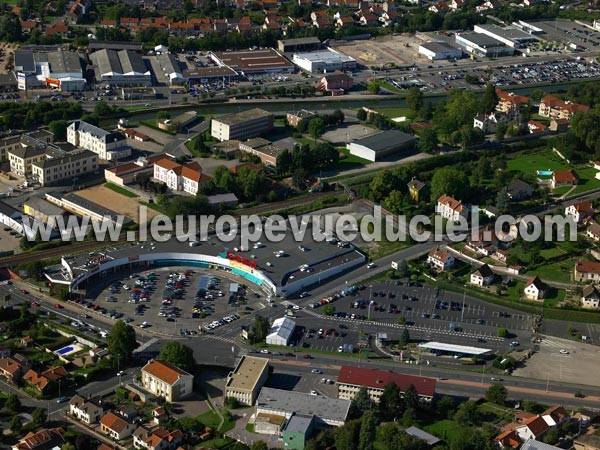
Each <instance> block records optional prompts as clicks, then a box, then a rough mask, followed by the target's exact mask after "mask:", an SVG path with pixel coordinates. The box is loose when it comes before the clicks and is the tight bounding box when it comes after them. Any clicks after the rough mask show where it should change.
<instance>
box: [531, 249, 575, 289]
mask: <svg viewBox="0 0 600 450" xmlns="http://www.w3.org/2000/svg"><path fill="white" fill-rule="evenodd" d="M580 259H581V257H573V258H567V259H563V260H561V261H556V262H552V263H548V264H543V265H541V266H540V267H537V268H536V269H532V270H531V272H532V273H535V274H536V275H537V276H539V277H540V278H541V279H542V280H552V281H557V282H559V283H569V282H570V281H571V274H572V273H573V268H574V267H575V262H576V261H578V260H580ZM563 295H564V292H563Z"/></svg>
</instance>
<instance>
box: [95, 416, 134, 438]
mask: <svg viewBox="0 0 600 450" xmlns="http://www.w3.org/2000/svg"><path fill="white" fill-rule="evenodd" d="M133 430H134V425H133V424H131V423H129V422H128V421H126V420H125V419H123V418H122V417H119V416H118V415H116V414H115V413H113V412H108V413H106V414H105V415H104V416H103V417H102V419H100V432H101V433H103V434H107V435H108V436H110V437H111V438H112V439H114V440H115V441H120V440H123V439H127V438H128V437H129V436H131V434H132V433H133Z"/></svg>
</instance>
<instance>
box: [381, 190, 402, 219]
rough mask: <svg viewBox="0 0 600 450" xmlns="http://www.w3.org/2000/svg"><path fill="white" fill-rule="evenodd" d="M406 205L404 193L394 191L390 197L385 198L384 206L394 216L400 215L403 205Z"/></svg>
mask: <svg viewBox="0 0 600 450" xmlns="http://www.w3.org/2000/svg"><path fill="white" fill-rule="evenodd" d="M403 204H404V195H403V194H402V192H400V191H397V190H393V191H392V192H390V193H389V195H388V196H387V197H386V198H385V200H384V202H383V206H385V208H386V209H387V210H388V211H390V212H391V213H394V214H400V211H402V205H403Z"/></svg>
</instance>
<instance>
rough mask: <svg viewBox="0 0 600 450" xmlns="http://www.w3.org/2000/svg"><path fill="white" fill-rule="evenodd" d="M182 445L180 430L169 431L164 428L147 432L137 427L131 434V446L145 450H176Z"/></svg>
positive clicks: (143, 428)
mask: <svg viewBox="0 0 600 450" xmlns="http://www.w3.org/2000/svg"><path fill="white" fill-rule="evenodd" d="M182 443H183V433H182V432H181V430H173V431H169V430H167V429H166V428H156V429H154V430H149V429H148V428H145V427H137V428H136V429H135V431H134V432H133V446H134V448H137V449H146V450H176V449H177V448H178V447H179V446H180V445H181V444H182Z"/></svg>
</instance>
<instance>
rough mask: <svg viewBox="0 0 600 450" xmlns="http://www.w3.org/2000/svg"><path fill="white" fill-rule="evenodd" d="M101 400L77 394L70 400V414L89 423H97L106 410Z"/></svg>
mask: <svg viewBox="0 0 600 450" xmlns="http://www.w3.org/2000/svg"><path fill="white" fill-rule="evenodd" d="M100 402H101V401H100V400H97V399H85V398H84V397H82V396H81V395H75V396H74V397H73V398H72V399H71V400H70V401H69V414H70V415H71V416H72V417H75V418H77V419H78V420H80V421H82V422H85V423H87V424H88V425H91V424H93V423H97V422H98V421H99V420H100V418H101V417H102V414H103V412H104V409H103V408H102V405H101V404H100Z"/></svg>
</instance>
